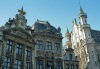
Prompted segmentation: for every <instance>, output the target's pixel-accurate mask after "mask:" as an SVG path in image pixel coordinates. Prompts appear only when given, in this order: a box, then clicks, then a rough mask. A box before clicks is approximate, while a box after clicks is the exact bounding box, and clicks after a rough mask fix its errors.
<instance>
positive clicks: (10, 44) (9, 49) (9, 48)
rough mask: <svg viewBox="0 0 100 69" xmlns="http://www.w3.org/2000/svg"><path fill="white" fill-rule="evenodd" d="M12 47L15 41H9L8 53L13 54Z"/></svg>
mask: <svg viewBox="0 0 100 69" xmlns="http://www.w3.org/2000/svg"><path fill="white" fill-rule="evenodd" d="M12 46H13V41H11V40H8V41H7V47H6V52H9V53H11V52H12Z"/></svg>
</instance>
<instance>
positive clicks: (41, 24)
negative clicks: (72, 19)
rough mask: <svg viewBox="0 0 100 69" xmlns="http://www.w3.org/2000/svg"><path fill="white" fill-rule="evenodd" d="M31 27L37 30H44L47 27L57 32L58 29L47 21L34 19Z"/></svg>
mask: <svg viewBox="0 0 100 69" xmlns="http://www.w3.org/2000/svg"><path fill="white" fill-rule="evenodd" d="M32 27H33V28H34V30H38V31H45V30H47V29H49V30H50V31H52V32H53V33H59V31H58V29H56V28H55V27H54V26H52V25H50V24H49V22H48V21H36V22H35V24H34V25H33V26H32Z"/></svg>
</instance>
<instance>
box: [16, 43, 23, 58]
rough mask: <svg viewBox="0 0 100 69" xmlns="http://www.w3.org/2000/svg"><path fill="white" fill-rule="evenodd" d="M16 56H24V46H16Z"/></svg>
mask: <svg viewBox="0 0 100 69" xmlns="http://www.w3.org/2000/svg"><path fill="white" fill-rule="evenodd" d="M16 55H17V56H20V57H21V56H22V44H17V46H16Z"/></svg>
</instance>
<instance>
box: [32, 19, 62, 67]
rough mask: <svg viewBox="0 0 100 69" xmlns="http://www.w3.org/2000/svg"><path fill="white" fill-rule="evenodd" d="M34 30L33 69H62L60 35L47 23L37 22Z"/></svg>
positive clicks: (33, 27) (58, 31)
mask: <svg viewBox="0 0 100 69" xmlns="http://www.w3.org/2000/svg"><path fill="white" fill-rule="evenodd" d="M32 29H33V30H34V40H35V42H36V46H35V56H34V57H35V63H34V64H35V65H34V69H62V68H63V59H62V34H61V32H60V31H61V29H60V28H58V29H56V28H55V27H53V26H52V25H50V23H49V22H48V21H40V20H37V21H36V22H35V24H34V25H33V26H32Z"/></svg>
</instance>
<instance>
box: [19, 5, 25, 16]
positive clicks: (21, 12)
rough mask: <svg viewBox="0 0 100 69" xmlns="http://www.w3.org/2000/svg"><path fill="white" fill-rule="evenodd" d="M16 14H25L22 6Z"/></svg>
mask: <svg viewBox="0 0 100 69" xmlns="http://www.w3.org/2000/svg"><path fill="white" fill-rule="evenodd" d="M18 12H19V14H22V15H25V14H26V12H25V11H24V10H23V6H22V8H21V9H20V10H18Z"/></svg>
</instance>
